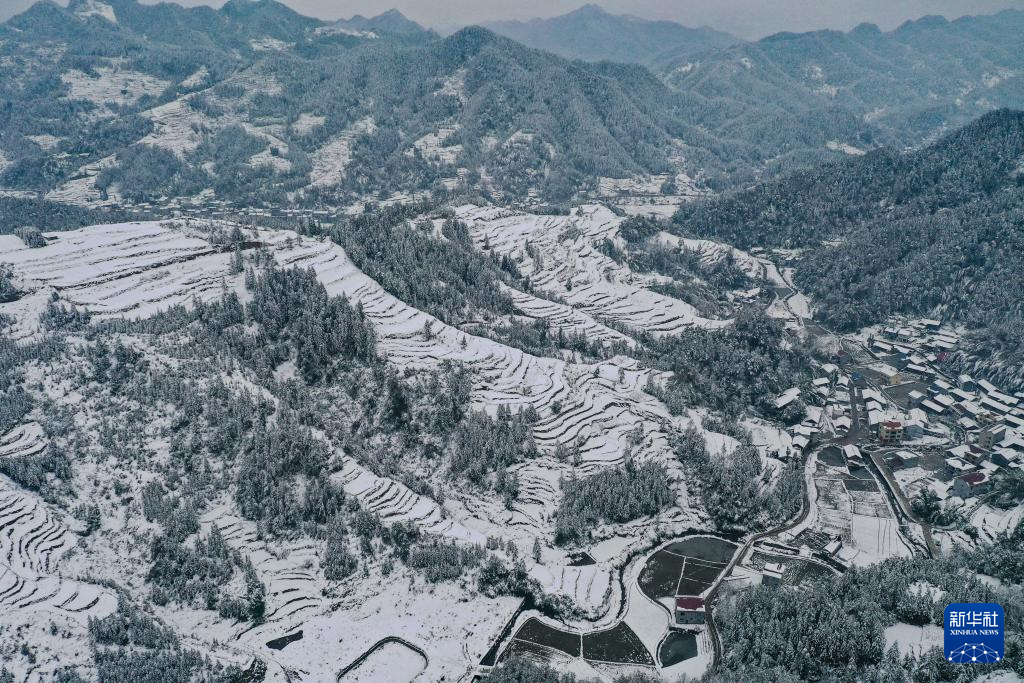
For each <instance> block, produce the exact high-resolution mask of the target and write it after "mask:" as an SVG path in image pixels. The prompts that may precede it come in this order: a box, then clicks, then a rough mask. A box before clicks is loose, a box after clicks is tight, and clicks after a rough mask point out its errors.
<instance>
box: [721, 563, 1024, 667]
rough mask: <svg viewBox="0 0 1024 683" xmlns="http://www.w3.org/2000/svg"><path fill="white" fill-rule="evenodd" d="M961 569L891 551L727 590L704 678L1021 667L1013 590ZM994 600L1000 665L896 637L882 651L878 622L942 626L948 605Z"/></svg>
mask: <svg viewBox="0 0 1024 683" xmlns="http://www.w3.org/2000/svg"><path fill="white" fill-rule="evenodd" d="M964 567H965V566H964V565H963V564H960V563H959V562H957V561H955V560H930V559H924V558H912V559H888V560H885V561H884V562H881V563H879V564H876V565H872V566H870V567H866V568H857V567H853V568H850V569H849V570H847V571H846V572H845V573H844V574H843V575H842V576H840V577H836V578H834V579H830V580H827V581H823V582H820V583H816V584H814V585H812V586H810V587H806V588H783V589H782V590H783V591H785V594H784V595H781V596H780V594H779V593H778V591H774V590H772V589H768V588H763V587H757V588H754V589H752V590H745V591H742V592H737V593H733V594H730V595H727V596H726V597H725V598H724V599H723V600H722V602H721V603H720V604H719V605H718V606H717V607H716V611H715V617H716V621H717V622H718V624H719V628H720V631H721V635H722V639H723V646H724V651H725V654H724V657H723V671H722V672H721V674H720V677H719V678H715V677H712V679H711V680H713V681H715V682H716V683H717V682H718V681H720V680H733V679H735V678H737V677H738V678H742V679H744V680H755V681H767V680H783V681H793V680H812V681H842V680H877V681H893V682H899V683H933V682H938V681H966V680H973V679H974V678H975V677H976V676H978V675H979V674H981V673H987V672H991V671H994V670H997V669H1005V668H1008V667H1009V668H1013V669H1014V670H1016V671H1017V673H1020V671H1021V670H1022V669H1024V665H1022V663H1021V659H1020V657H1019V655H1018V653H1021V652H1022V651H1024V648H1022V641H1021V632H1020V623H1021V622H1020V617H1021V615H1022V614H1024V612H1022V610H1024V605H1022V604H1021V601H1020V596H1019V594H1014V593H1012V592H1010V591H1000V592H999V594H998V595H993V593H992V589H990V588H988V587H987V586H985V585H984V584H982V583H981V582H980V581H979V580H978V579H977V578H975V577H974V574H973V573H972V572H969V571H964ZM921 586H924V587H925V588H924V589H923V590H922V589H921ZM936 589H937V590H940V591H943V592H942V593H941V598H940V599H936V598H935V597H934V596H933V594H932V591H933V590H936ZM992 601H995V602H999V603H1000V604H1001V605H1003V607H1004V609H1005V611H1006V615H1007V617H1006V625H1007V627H1006V628H1007V638H1006V640H1007V643H1006V644H1007V651H1006V656H1005V658H1004V660H1003V662H1001V663H999V664H978V665H975V666H972V667H971V670H970V671H965V670H964V667H963V666H960V665H955V664H950V663H949V662H947V661H946V659H945V657H944V656H943V653H942V650H941V648H940V647H935V648H932V649H930V650H928V651H926V652H925V653H924V654H923V656H921V657H919V658H918V657H914V656H912V655H910V656H907V657H901V656H900V654H899V651H898V649H897V648H896V646H895V645H893V647H892V648H890V649H888V650H887V649H886V645H885V635H884V630H885V628H886V627H887V626H889V625H892V624H894V623H896V622H897V621H899V622H903V623H908V624H912V625H918V626H919V625H925V624H932V625H937V626H940V627H941V625H942V624H943V618H944V617H943V610H944V609H945V606H946V605H947V604H949V603H953V602H992ZM1015 655H1016V656H1015ZM773 673H774V674H776V675H772V674H773Z"/></svg>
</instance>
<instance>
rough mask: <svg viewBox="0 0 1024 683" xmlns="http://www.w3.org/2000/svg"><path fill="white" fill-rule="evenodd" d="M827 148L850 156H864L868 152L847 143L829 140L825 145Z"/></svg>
mask: <svg viewBox="0 0 1024 683" xmlns="http://www.w3.org/2000/svg"><path fill="white" fill-rule="evenodd" d="M825 147H827V148H828V149H830V150H832V151H833V152H842V153H843V154H848V155H850V156H857V157H859V156H864V155H865V154H866V152H865V151H864V150H862V149H860V148H859V147H854V146H853V145H851V144H849V143H847V142H840V141H839V140H829V141H828V142H826V143H825Z"/></svg>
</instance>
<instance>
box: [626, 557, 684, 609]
mask: <svg viewBox="0 0 1024 683" xmlns="http://www.w3.org/2000/svg"><path fill="white" fill-rule="evenodd" d="M684 562H686V558H685V557H683V556H681V555H676V554H674V553H670V552H668V551H667V549H665V550H659V551H658V552H656V553H654V555H652V556H651V558H650V559H649V560H647V564H646V565H644V569H643V571H642V572H640V578H639V579H638V580H637V583H639V584H640V590H642V591H643V592H644V595H646V596H647V597H649V598H651V599H652V600H657V599H658V598H671V597H672V596H674V595H675V591H676V586H677V585H679V577H680V575H681V574H682V572H683V563H684Z"/></svg>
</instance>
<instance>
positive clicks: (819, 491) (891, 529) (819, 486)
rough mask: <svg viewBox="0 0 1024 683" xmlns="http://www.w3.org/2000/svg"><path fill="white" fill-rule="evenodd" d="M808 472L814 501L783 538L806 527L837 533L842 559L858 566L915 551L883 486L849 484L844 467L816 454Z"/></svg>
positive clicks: (909, 554)
mask: <svg viewBox="0 0 1024 683" xmlns="http://www.w3.org/2000/svg"><path fill="white" fill-rule="evenodd" d="M805 472H806V475H805V480H806V483H807V493H808V497H809V498H810V500H811V502H812V503H813V504H812V505H811V509H810V511H809V512H808V514H807V517H806V518H805V519H804V520H803V522H801V523H800V524H798V525H797V526H795V527H794V528H793V529H791V530H790V531H788V532H786V533H784V534H782V535H781V538H783V539H784V540H786V541H792V540H793V538H795V537H796V536H798V535H799V534H800V533H802V532H804V531H813V532H818V533H822V534H826V535H827V536H829V537H830V538H831V537H838V538H840V539H842V542H843V546H842V548H841V550H840V551H839V557H840V559H842V560H843V561H844V562H847V563H849V564H854V565H859V566H864V565H869V564H876V563H878V562H881V561H882V560H884V559H886V558H888V557H910V556H911V555H912V553H911V550H910V548H909V547H908V546H907V543H906V542H905V541H904V540H903V538H902V536H901V535H900V530H899V522H898V521H897V520H896V519H895V518H894V517H893V514H892V511H891V509H890V508H889V504H888V502H887V501H886V499H885V497H884V495H883V494H882V493H881V491H880V490H877V491H860V490H856V489H854V488H852V486H851V487H850V488H848V487H847V484H846V483H845V481H846V476H847V475H846V474H845V468H834V467H830V466H828V465H826V464H824V463H823V462H821V461H820V460H818V459H817V455H816V454H813V455H812V456H811V458H810V459H809V460H808V464H807V467H806V469H805ZM872 481H874V480H872ZM876 485H877V483H876Z"/></svg>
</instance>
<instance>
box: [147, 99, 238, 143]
mask: <svg viewBox="0 0 1024 683" xmlns="http://www.w3.org/2000/svg"><path fill="white" fill-rule="evenodd" d="M141 115H142V116H145V117H146V118H148V119H149V120H150V121H152V122H153V132H152V133H150V134H149V135H147V136H146V137H144V138H142V139H141V140H139V142H138V144H140V145H153V146H154V147H161V148H163V149H166V150H169V151H171V152H174V153H175V154H177V155H178V156H184V155H185V154H187V153H188V152H191V151H193V150H194V149H195V148H196V147H198V146H199V144H200V143H201V142H202V141H203V135H204V134H203V131H205V130H213V129H216V128H217V127H218V125H217V122H216V121H214V120H213V119H211V118H210V117H208V116H207V115H206V114H203V113H202V112H198V111H196V110H195V109H193V108H192V107H190V106H189V103H188V100H187V99H184V98H182V99H177V100H174V101H173V102H168V103H167V104H161V105H160V106H159V107H154V108H153V109H149V110H147V111H144V112H142V114H141Z"/></svg>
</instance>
